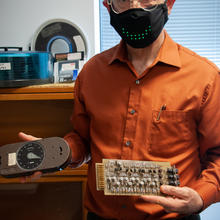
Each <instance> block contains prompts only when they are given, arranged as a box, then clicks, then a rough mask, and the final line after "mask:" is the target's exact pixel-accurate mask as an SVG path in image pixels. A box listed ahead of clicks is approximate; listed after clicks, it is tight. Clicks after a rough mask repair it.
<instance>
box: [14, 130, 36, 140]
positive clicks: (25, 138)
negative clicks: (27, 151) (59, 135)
mask: <svg viewBox="0 0 220 220" xmlns="http://www.w3.org/2000/svg"><path fill="white" fill-rule="evenodd" d="M18 137H19V138H20V139H21V140H23V141H35V140H39V139H40V138H37V137H34V136H32V135H28V134H25V133H24V132H19V133H18Z"/></svg>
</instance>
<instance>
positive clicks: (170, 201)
mask: <svg viewBox="0 0 220 220" xmlns="http://www.w3.org/2000/svg"><path fill="white" fill-rule="evenodd" d="M161 192H163V193H164V194H167V196H166V197H162V196H142V198H143V199H144V200H145V201H146V202H150V203H155V204H158V205H161V206H163V207H164V209H165V211H166V212H168V213H169V212H176V213H179V214H187V215H190V214H193V213H197V212H199V211H200V210H201V209H202V207H203V200H202V198H201V197H200V195H199V194H198V193H197V192H196V191H195V190H193V189H191V188H189V187H175V186H167V185H163V186H161Z"/></svg>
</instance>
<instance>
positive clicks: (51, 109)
mask: <svg viewBox="0 0 220 220" xmlns="http://www.w3.org/2000/svg"><path fill="white" fill-rule="evenodd" d="M73 99H74V83H68V84H67V83H65V84H44V85H34V86H27V87H21V88H0V104H1V108H0V115H1V119H0V137H1V139H0V146H1V145H4V144H9V143H14V142H18V141H21V140H19V139H18V136H17V134H18V132H20V131H23V132H25V133H28V134H32V135H34V136H36V137H42V138H44V137H52V136H58V137H63V136H64V135H65V134H67V133H68V132H69V131H71V129H72V124H71V123H70V116H71V114H72V110H73ZM74 182H75V187H77V184H78V183H79V185H81V195H80V201H81V202H82V204H78V206H80V207H81V210H82V213H81V215H80V216H82V217H80V220H81V219H83V220H85V219H86V213H87V211H86V209H83V208H82V207H83V199H84V194H85V191H86V182H87V165H83V166H82V167H79V168H77V169H71V168H66V169H65V170H63V171H60V172H55V173H49V174H43V175H42V177H41V178H40V179H38V180H35V181H31V183H36V184H37V185H41V186H42V187H41V188H42V191H40V195H33V197H30V198H28V199H27V201H26V202H27V203H26V204H27V205H28V204H29V203H30V204H32V205H33V204H34V205H33V210H35V207H36V206H35V201H36V200H35V198H38V197H39V198H41V197H42V196H46V195H47V191H44V190H43V189H44V188H43V186H44V187H50V185H51V186H52V185H56V184H58V185H59V184H61V185H63V186H62V187H63V188H65V184H66V185H68V186H69V185H71V187H72V184H73V183H74ZM20 183H21V182H20V178H4V177H0V185H1V186H2V187H3V188H5V187H6V188H7V187H8V188H9V189H10V187H11V186H13V184H15V185H16V184H17V185H19V186H22V185H21V184H20ZM38 183H39V184H38ZM28 184H30V182H27V184H26V185H25V186H28ZM45 185H47V186H45ZM73 185H74V184H73ZM18 188H19V187H18ZM63 188H62V189H63ZM74 190H77V192H79V190H78V189H77V188H75V189H74ZM9 193H10V192H9ZM79 193H80V192H79ZM10 195H11V197H10V199H7V201H8V203H7V202H6V203H5V200H4V201H2V204H0V205H1V206H3V205H4V204H6V205H5V206H6V207H5V209H8V210H9V209H10V208H11V201H14V206H15V207H17V206H19V204H20V198H17V197H16V195H14V194H13V193H11V194H10ZM3 196H4V193H3ZM34 196H35V197H34ZM58 196H59V195H58ZM67 196H68V198H69V191H68V189H67ZM7 198H8V197H7ZM55 198H56V195H55ZM69 199H71V201H70V202H69V203H71V204H72V203H74V202H75V204H77V203H79V202H78V201H79V198H75V197H71V198H69ZM54 201H56V200H54ZM81 202H80V203H81ZM55 203H56V202H55ZM67 203H68V202H67ZM63 206H64V207H66V205H65V204H64V205H63ZM67 211H68V212H69V214H70V215H72V212H73V211H74V208H72V207H71V209H69V210H67ZM65 213H66V212H65ZM12 214H13V213H12ZM22 215H23V213H22ZM43 215H44V216H47V215H48V217H47V218H46V219H51V218H53V215H55V216H56V213H55V212H54V214H53V213H49V214H47V212H45V213H44V214H43ZM6 216H8V215H7V214H3V216H2V214H1V217H2V218H4V219H6ZM30 216H32V211H31V210H30ZM32 217H33V216H32ZM11 219H14V218H11ZM22 219H24V218H22ZM37 219H38V218H37ZM74 219H79V216H78V217H77V216H76V218H75V217H74Z"/></svg>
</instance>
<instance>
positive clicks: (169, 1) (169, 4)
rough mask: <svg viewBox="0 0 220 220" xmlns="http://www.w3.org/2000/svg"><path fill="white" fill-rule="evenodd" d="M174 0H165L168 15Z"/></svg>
mask: <svg viewBox="0 0 220 220" xmlns="http://www.w3.org/2000/svg"><path fill="white" fill-rule="evenodd" d="M174 2H175V0H167V8H168V14H170V13H171V10H172V8H173V5H174Z"/></svg>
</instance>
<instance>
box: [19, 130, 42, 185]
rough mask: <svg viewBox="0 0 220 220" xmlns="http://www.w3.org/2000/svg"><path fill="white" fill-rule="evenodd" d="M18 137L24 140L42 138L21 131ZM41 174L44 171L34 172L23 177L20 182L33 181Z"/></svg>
mask: <svg viewBox="0 0 220 220" xmlns="http://www.w3.org/2000/svg"><path fill="white" fill-rule="evenodd" d="M18 137H19V139H21V140H22V141H35V140H39V139H41V138H37V137H34V136H32V135H28V134H25V133H23V132H19V133H18ZM41 176H42V172H39V171H37V172H35V173H34V174H32V175H30V176H25V177H21V178H20V182H21V183H26V182H31V181H34V180H38V179H39V178H40V177H41Z"/></svg>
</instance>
